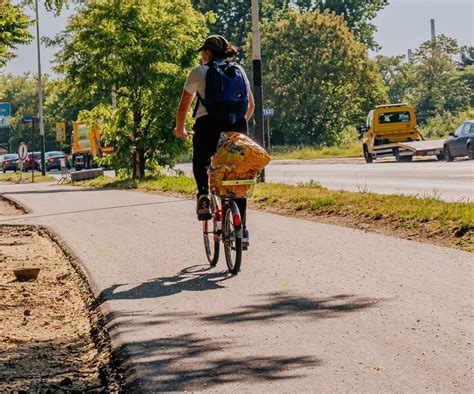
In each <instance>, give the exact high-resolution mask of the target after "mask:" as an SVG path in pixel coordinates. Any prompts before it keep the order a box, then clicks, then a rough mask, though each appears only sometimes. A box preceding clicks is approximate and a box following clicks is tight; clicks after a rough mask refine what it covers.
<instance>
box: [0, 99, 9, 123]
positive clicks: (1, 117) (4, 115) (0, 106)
mask: <svg viewBox="0 0 474 394" xmlns="http://www.w3.org/2000/svg"><path fill="white" fill-rule="evenodd" d="M11 119H12V110H11V105H10V103H0V128H3V127H10V124H11Z"/></svg>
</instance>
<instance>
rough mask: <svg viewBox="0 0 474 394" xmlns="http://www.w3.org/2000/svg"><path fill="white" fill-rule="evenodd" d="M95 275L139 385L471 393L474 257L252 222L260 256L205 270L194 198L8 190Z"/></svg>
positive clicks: (284, 220) (279, 222)
mask: <svg viewBox="0 0 474 394" xmlns="http://www.w3.org/2000/svg"><path fill="white" fill-rule="evenodd" d="M0 194H3V195H4V196H5V197H9V198H14V199H15V200H17V201H19V202H21V203H22V204H24V205H26V206H27V207H28V208H30V209H31V210H32V213H30V214H29V215H26V216H23V217H22V218H16V219H7V221H6V220H5V219H3V220H0V224H3V223H25V222H29V223H36V224H43V225H47V226H48V227H50V228H51V229H53V230H54V231H55V232H56V233H57V234H59V235H60V236H61V237H62V238H63V239H64V240H65V242H66V243H67V244H68V245H69V247H70V248H71V249H72V251H73V252H74V253H75V254H76V255H77V256H78V258H79V259H80V260H81V262H82V264H83V265H84V267H85V269H86V270H87V272H88V275H89V277H90V280H91V283H92V286H93V289H94V292H95V294H96V296H97V298H98V303H100V305H101V306H102V307H103V308H104V312H105V314H106V317H107V319H108V322H109V323H108V329H109V331H110V335H111V338H112V341H113V347H114V349H115V351H116V352H118V353H120V354H122V355H123V357H124V365H125V367H126V370H127V375H126V383H127V384H128V386H129V388H136V389H138V390H142V391H175V390H178V391H185V390H187V391H193V390H194V391H200V390H211V391H216V392H236V391H246V392H271V391H273V392H310V391H315V390H317V391H319V392H334V391H369V392H380V391H435V390H436V391H450V392H451V391H459V392H466V391H471V390H472V370H471V368H472V365H473V363H472V361H473V360H472V345H471V344H472V339H473V338H472V337H473V324H472V318H471V317H470V315H471V312H472V301H473V286H472V277H473V276H472V274H473V270H472V254H469V253H466V252H460V251H456V250H450V249H445V248H440V247H436V246H433V245H425V244H420V243H416V242H410V241H405V240H400V239H394V238H389V237H385V236H381V235H376V234H367V233H364V232H362V231H357V230H353V229H347V228H341V227H336V226H331V225H324V224H319V223H314V222H309V221H303V220H296V219H292V218H288V217H280V216H276V215H270V214H264V213H260V212H250V213H249V220H248V222H249V228H250V230H251V247H250V250H249V251H248V252H246V253H245V254H244V259H243V264H242V271H241V273H240V274H239V275H238V276H237V277H233V278H232V277H229V276H228V275H227V273H226V271H225V263H224V260H223V258H222V259H221V260H220V261H219V263H218V265H217V267H216V268H214V269H209V266H208V265H207V260H206V257H205V254H204V248H203V242H202V234H201V226H200V224H199V223H197V222H196V220H195V217H194V201H191V200H182V199H178V198H173V197H167V196H158V195H152V194H144V193H137V192H128V191H111V190H109V191H106V190H96V189H94V190H87V189H80V188H71V187H57V186H50V185H45V184H35V185H11V184H9V185H6V184H0Z"/></svg>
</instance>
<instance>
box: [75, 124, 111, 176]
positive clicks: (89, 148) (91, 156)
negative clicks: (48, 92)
mask: <svg viewBox="0 0 474 394" xmlns="http://www.w3.org/2000/svg"><path fill="white" fill-rule="evenodd" d="M113 150H114V148H113V146H104V144H103V143H102V140H101V138H100V127H99V126H96V127H89V126H88V125H87V123H86V122H82V121H77V122H74V124H73V133H72V141H71V156H72V160H71V161H72V166H73V167H74V168H75V169H76V170H77V171H79V170H82V169H89V168H93V167H95V159H96V158H101V157H105V156H107V155H108V154H110V153H112V152H113Z"/></svg>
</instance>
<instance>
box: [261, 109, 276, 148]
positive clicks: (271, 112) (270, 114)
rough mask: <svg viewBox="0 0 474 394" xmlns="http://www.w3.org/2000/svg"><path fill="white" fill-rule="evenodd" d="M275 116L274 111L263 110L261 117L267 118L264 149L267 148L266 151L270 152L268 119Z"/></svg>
mask: <svg viewBox="0 0 474 394" xmlns="http://www.w3.org/2000/svg"><path fill="white" fill-rule="evenodd" d="M274 114H275V110H274V109H273V108H265V109H264V110H263V117H264V118H267V138H266V141H265V142H266V144H265V148H267V151H268V152H270V149H271V146H270V117H271V116H273V115H274Z"/></svg>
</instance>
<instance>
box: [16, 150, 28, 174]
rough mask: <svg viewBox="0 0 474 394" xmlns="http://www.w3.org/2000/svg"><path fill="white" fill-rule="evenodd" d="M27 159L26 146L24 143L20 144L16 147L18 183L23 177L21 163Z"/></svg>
mask: <svg viewBox="0 0 474 394" xmlns="http://www.w3.org/2000/svg"><path fill="white" fill-rule="evenodd" d="M27 157H28V145H26V144H25V143H24V142H20V145H18V158H19V159H20V160H19V163H20V182H21V180H22V177H23V162H24V161H25V160H26V158H27Z"/></svg>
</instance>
